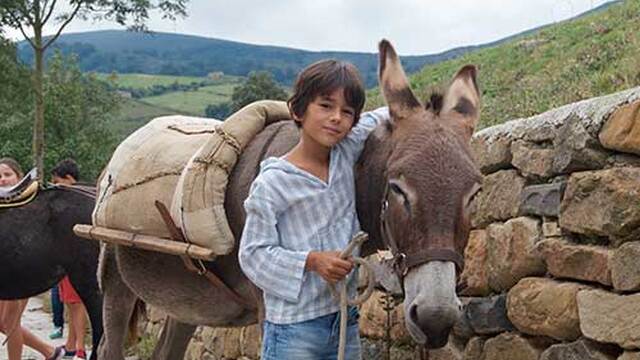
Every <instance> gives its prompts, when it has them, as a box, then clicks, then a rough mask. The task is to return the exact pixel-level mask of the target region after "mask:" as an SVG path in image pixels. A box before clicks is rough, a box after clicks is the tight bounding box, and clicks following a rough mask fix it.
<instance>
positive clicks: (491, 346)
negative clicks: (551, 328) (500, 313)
mask: <svg viewBox="0 0 640 360" xmlns="http://www.w3.org/2000/svg"><path fill="white" fill-rule="evenodd" d="M549 345H551V342H550V341H549V340H548V339H544V338H528V337H524V336H522V335H520V334H518V333H512V332H510V333H502V334H500V335H498V336H496V337H494V338H491V339H489V340H487V341H486V342H485V343H484V354H483V356H484V357H483V358H482V359H484V360H515V359H518V360H538V359H539V358H540V355H541V354H542V352H543V351H544V350H545V349H546V348H547V347H548V346H549Z"/></svg>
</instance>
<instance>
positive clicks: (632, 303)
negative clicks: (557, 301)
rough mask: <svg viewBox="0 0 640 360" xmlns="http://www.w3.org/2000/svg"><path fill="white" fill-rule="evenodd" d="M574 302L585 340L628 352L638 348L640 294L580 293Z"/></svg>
mask: <svg viewBox="0 0 640 360" xmlns="http://www.w3.org/2000/svg"><path fill="white" fill-rule="evenodd" d="M577 299H578V312H579V314H580V329H581V331H582V334H584V336H585V337H587V338H589V339H592V340H595V341H598V342H604V343H614V344H618V345H619V346H620V347H622V348H624V349H628V350H636V349H640V294H634V295H618V294H614V293H611V292H607V291H604V290H582V291H580V292H578V296H577Z"/></svg>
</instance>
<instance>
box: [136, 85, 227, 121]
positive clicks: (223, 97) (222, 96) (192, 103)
mask: <svg viewBox="0 0 640 360" xmlns="http://www.w3.org/2000/svg"><path fill="white" fill-rule="evenodd" d="M237 85H238V83H237V82H235V83H223V84H220V85H210V86H204V87H201V88H199V89H197V90H195V91H176V92H171V93H167V94H162V95H158V96H151V97H145V98H142V99H140V101H141V102H143V103H146V104H150V105H154V106H163V107H166V108H170V109H175V110H176V111H179V112H182V113H185V114H192V115H196V116H204V110H205V108H206V107H207V105H212V104H219V103H223V102H226V101H229V100H230V99H231V94H232V93H233V88H234V87H235V86H237Z"/></svg>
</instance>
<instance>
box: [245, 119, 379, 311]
mask: <svg viewBox="0 0 640 360" xmlns="http://www.w3.org/2000/svg"><path fill="white" fill-rule="evenodd" d="M388 118H389V112H388V109H387V108H380V109H377V110H374V111H371V112H367V113H364V114H362V116H361V117H360V121H358V124H356V126H354V127H353V128H352V129H351V131H350V132H349V134H348V135H347V136H346V137H345V138H344V139H343V140H342V141H341V142H340V143H338V144H337V145H336V146H334V147H333V148H332V149H331V154H330V161H329V177H328V181H327V182H326V183H325V182H324V181H322V180H320V179H319V178H317V177H316V176H314V175H311V174H310V173H308V172H306V171H304V170H302V169H299V168H298V167H296V166H295V165H293V164H291V163H290V162H288V161H287V160H284V159H282V158H275V157H271V158H268V159H265V160H264V161H262V163H261V164H260V173H259V174H258V177H256V179H255V180H254V182H253V184H252V185H251V190H250V192H249V197H248V198H247V200H246V201H245V202H244V208H245V211H246V213H247V219H246V223H245V226H244V230H243V232H242V238H241V240H240V252H239V255H238V257H239V260H240V266H241V268H242V270H243V271H244V273H245V274H246V275H247V277H248V278H249V279H250V280H251V281H252V282H253V283H254V284H256V285H257V286H258V287H259V288H261V289H262V290H263V291H264V302H265V312H266V314H265V315H266V319H267V320H268V321H270V322H272V323H276V324H290V323H295V322H300V321H305V320H310V319H314V318H317V317H319V316H324V315H327V314H331V313H334V312H337V311H338V310H339V302H338V300H337V299H335V298H334V297H333V296H332V295H331V292H330V291H329V287H328V285H327V283H326V282H325V281H324V279H322V277H320V275H318V274H317V273H315V272H309V271H306V270H305V263H306V259H307V255H308V254H309V252H310V251H336V250H342V249H344V248H345V247H346V246H347V244H348V243H349V241H350V240H351V238H352V237H353V236H354V235H355V234H356V233H357V232H358V231H360V223H359V222H358V217H357V216H356V206H355V180H354V173H353V168H354V164H355V162H356V160H357V159H358V157H359V156H360V153H361V152H362V149H363V148H364V142H365V140H366V139H367V137H368V136H369V133H370V132H371V131H372V130H373V129H374V128H375V127H376V126H377V125H378V124H380V123H381V122H382V121H383V120H385V119H388ZM354 273H355V272H352V274H351V275H349V277H348V279H347V281H348V289H349V293H350V296H351V297H353V296H354V293H355V291H356V286H357V281H355V278H356V276H355V275H354Z"/></svg>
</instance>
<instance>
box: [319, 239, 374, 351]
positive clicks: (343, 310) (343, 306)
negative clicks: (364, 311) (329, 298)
mask: <svg viewBox="0 0 640 360" xmlns="http://www.w3.org/2000/svg"><path fill="white" fill-rule="evenodd" d="M367 239H369V235H367V234H366V233H365V232H362V231H360V232H358V233H357V234H356V235H355V236H354V237H353V239H351V242H350V243H349V245H347V247H346V248H345V249H344V250H343V251H342V252H341V253H340V258H341V259H347V258H349V256H351V253H352V252H353V250H354V249H356V248H359V247H360V246H361V245H362V243H364V242H365V241H367ZM352 260H353V262H354V263H355V264H356V265H360V266H361V267H363V268H364V269H365V274H366V276H367V288H366V289H365V290H364V291H363V292H362V293H361V294H359V295H358V296H357V297H356V298H355V299H349V298H348V297H347V284H346V281H344V280H343V281H341V282H340V283H339V284H338V291H339V293H338V292H337V291H336V289H335V287H334V286H333V284H329V289H330V290H331V293H332V294H333V296H334V297H339V299H340V339H339V342H338V360H345V359H344V356H345V348H346V345H347V316H348V314H347V307H348V306H349V305H351V306H357V305H360V304H362V303H363V302H365V301H367V299H368V298H369V297H370V296H371V294H372V293H373V287H374V285H375V278H374V276H373V275H374V274H373V269H372V268H371V265H369V263H368V262H367V261H366V260H365V259H363V258H361V257H357V256H354V257H353V258H352Z"/></svg>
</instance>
